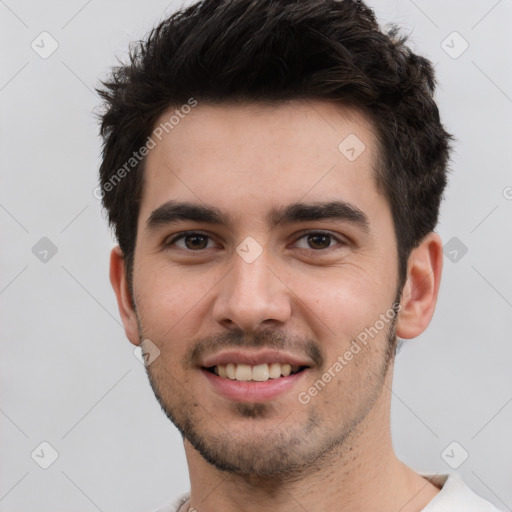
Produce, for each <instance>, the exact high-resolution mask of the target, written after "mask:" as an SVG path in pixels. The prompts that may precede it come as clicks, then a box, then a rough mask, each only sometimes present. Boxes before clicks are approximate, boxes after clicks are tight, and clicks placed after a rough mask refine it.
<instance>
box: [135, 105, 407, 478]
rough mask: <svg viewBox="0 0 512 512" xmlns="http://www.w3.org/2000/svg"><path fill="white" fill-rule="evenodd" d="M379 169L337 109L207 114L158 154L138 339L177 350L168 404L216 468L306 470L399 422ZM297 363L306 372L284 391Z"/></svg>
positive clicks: (389, 227) (168, 362)
mask: <svg viewBox="0 0 512 512" xmlns="http://www.w3.org/2000/svg"><path fill="white" fill-rule="evenodd" d="M173 110H174V109H173ZM169 117H170V114H169V113H166V114H165V115H163V116H162V117H161V119H160V120H159V121H158V122H157V123H156V124H157V125H158V124H159V123H160V121H165V120H167V119H168V118H169ZM347 137H349V138H348V139H346V138H347ZM355 137H357V139H356V138H355ZM345 139H346V141H345V142H344V143H343V144H341V146H340V143H342V141H344V140H345ZM361 143H363V144H364V147H365V149H364V151H363V152H362V153H361V150H362V149H363V146H362V145H361ZM339 146H340V147H339ZM359 153H360V154H359ZM376 162H377V152H376V143H375V138H374V135H373V132H372V129H371V126H370V125H369V123H368V122H367V121H366V120H365V118H364V117H362V116H361V115H359V114H357V112H355V111H354V110H351V109H348V108H346V107H341V106H334V105H333V104H330V103H328V102H323V101H312V102H302V101H293V102H289V103H287V104H281V105H279V106H273V107H269V106H262V105H255V104H251V105H245V106H229V105H222V106H208V105H202V104H201V103H199V105H198V106H197V107H195V108H194V109H192V112H191V113H190V114H188V115H187V116H186V117H185V118H184V119H181V120H180V122H179V124H178V125H177V126H175V127H174V128H173V130H172V131H171V132H170V133H169V134H168V135H166V136H165V137H164V138H163V139H162V141H161V142H158V144H157V145H156V147H155V148H153V149H152V150H151V152H150V154H149V155H148V157H147V161H146V166H145V169H144V191H143V195H142V201H141V205H140V215H139V221H138V235H137V241H136V249H135V257H134V274H133V289H134V297H135V306H136V312H137V320H138V325H139V336H140V340H143V339H149V340H151V342H152V343H153V344H155V345H156V346H157V347H158V349H159V350H160V355H159V357H158V358H157V359H156V360H155V361H154V362H152V363H151V364H150V365H149V366H148V368H147V370H148V375H149V378H150V382H151V385H152V387H153V390H154V392H155V395H156V396H157V398H158V400H159V402H160V404H161V406H162V407H163V409H164V411H165V412H166V413H167V415H168V416H169V418H171V419H172V421H173V422H174V423H175V424H176V426H177V427H178V428H179V429H180V431H181V432H182V433H183V434H184V436H185V438H186V440H187V441H189V442H190V443H191V445H192V446H193V447H194V448H195V449H196V450H198V451H199V452H200V453H201V455H202V456H203V457H204V458H205V459H206V460H208V461H209V462H210V463H212V464H214V465H216V466H217V467H219V468H223V469H228V470H231V471H235V472H238V473H244V474H253V475H260V476H261V475H269V474H277V473H286V472H290V471H292V470H297V469H300V468H304V467H307V466H308V465H310V464H312V463H314V462H316V461H318V459H319V457H320V456H321V455H322V454H325V453H326V452H327V451H328V450H329V449H331V448H332V447H334V446H340V445H342V441H343V440H344V439H346V438H347V436H348V435H349V434H350V433H351V432H353V431H354V429H355V427H357V426H358V425H359V427H360V428H362V427H363V426H364V425H365V424H366V423H367V424H368V425H369V424H370V423H371V422H373V423H375V421H376V419H375V418H380V419H381V420H382V422H384V418H383V417H381V416H379V415H377V416H375V413H374V414H373V415H372V411H375V410H376V409H377V408H378V407H377V404H378V403H379V398H380V397H381V396H382V395H381V391H382V389H383V380H384V376H385V374H386V370H387V369H388V367H389V364H390V362H391V361H390V359H391V354H392V352H393V345H392V342H393V341H394V339H395V336H394V330H393V321H390V320H389V319H390V318H391V317H392V314H391V315H390V311H391V308H392V307H393V304H394V302H395V300H396V297H397V293H398V292H399V290H397V267H398V265H397V248H396V238H395V233H394V229H393V220H392V216H391V211H390V207H389V205H388V204H387V202H386V200H385V198H384V197H383V196H382V195H380V194H379V193H378V192H377V187H376V182H375V178H374V171H373V169H374V167H375V165H377V164H376ZM170 201H172V202H173V204H172V205H171V204H170V203H169V202H170ZM178 203H188V204H190V205H195V206H197V207H198V208H202V209H204V208H208V209H210V210H209V216H208V215H207V216H205V215H201V216H195V217H194V216H193V215H190V214H191V211H190V210H186V209H181V210H176V208H175V207H176V205H177V204H178ZM328 203H332V204H331V208H330V209H329V208H325V209H323V208H322V207H319V208H317V209H312V208H306V207H304V206H305V205H312V204H316V205H320V204H328ZM334 203H338V205H337V206H336V205H334ZM294 204H297V206H295V208H294V209H290V207H291V205H294ZM300 205H302V206H300ZM333 205H334V206H333ZM212 209H214V210H215V212H216V213H218V214H219V218H218V219H213V218H212V215H211V213H212ZM177 212H178V213H180V214H179V215H176V213H177ZM326 212H330V213H332V214H329V215H326ZM198 213H201V212H199V211H197V212H195V213H194V214H198ZM203 213H205V212H203ZM206 213H208V211H206ZM207 219H210V220H216V221H219V220H220V221H222V222H220V223H217V222H208V221H207ZM225 221H229V223H225ZM184 232H191V233H189V234H188V237H187V236H185V237H182V238H179V239H177V240H175V241H173V239H174V238H176V237H177V236H178V235H180V234H183V233H184ZM382 315H384V316H386V315H387V316H386V318H387V320H386V321H382V318H383V316H382ZM379 319H380V321H379ZM365 329H366V331H365ZM364 332H366V343H364V342H363V341H362V340H363V339H364V335H362V333H364ZM370 332H371V335H368V333H370ZM354 342H355V343H356V345H354ZM357 346H358V347H359V350H357V348H356V347H357ZM347 352H351V353H352V357H350V355H349V354H347ZM336 362H338V363H339V364H338V365H336ZM279 363H280V364H279ZM288 364H291V365H292V371H295V370H297V368H299V370H300V371H298V372H297V373H293V374H291V375H289V376H281V377H277V375H278V374H285V375H286V374H287V373H288V372H289V371H290V368H289V366H288ZM228 365H229V366H228ZM340 365H341V366H340ZM267 371H268V372H270V374H271V375H270V376H271V377H272V376H273V377H274V378H269V377H268V374H267ZM225 372H227V373H228V376H223V375H225ZM232 372H233V373H232ZM274 372H276V373H274ZM216 373H219V374H220V375H216ZM233 374H234V376H235V377H236V378H235V379H232V378H230V377H233ZM327 374H328V375H330V378H329V377H328V376H327V377H326V375H327ZM238 379H241V380H238ZM245 379H250V380H249V381H248V380H245ZM267 379H268V380H267ZM388 379H389V375H388ZM319 381H320V382H319ZM387 382H389V380H388V381H387ZM315 383H316V384H315ZM311 388H314V389H316V392H315V391H314V390H313V391H311ZM379 414H380V413H379ZM378 421H380V420H378ZM365 422H366V423H365ZM373 427H375V425H373Z"/></svg>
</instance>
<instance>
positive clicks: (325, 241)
mask: <svg viewBox="0 0 512 512" xmlns="http://www.w3.org/2000/svg"><path fill="white" fill-rule="evenodd" d="M331 238H332V237H331V236H330V235H320V234H318V235H308V243H309V244H310V246H311V248H312V249H327V248H328V247H329V246H330V245H331V243H330V242H331Z"/></svg>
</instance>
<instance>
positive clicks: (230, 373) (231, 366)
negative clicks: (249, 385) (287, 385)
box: [204, 362, 308, 382]
mask: <svg viewBox="0 0 512 512" xmlns="http://www.w3.org/2000/svg"><path fill="white" fill-rule="evenodd" d="M307 368H308V366H298V365H292V364H290V363H277V362H272V363H271V362H269V363H262V364H257V365H250V364H243V363H240V364H237V363H227V364H218V365H215V366H210V367H208V368H204V370H206V371H208V372H210V373H213V374H215V375H217V376H218V377H221V378H223V379H230V380H236V381H240V382H266V381H268V380H273V379H280V378H283V377H288V376H290V375H295V374H297V373H300V372H303V371H304V370H305V369H307Z"/></svg>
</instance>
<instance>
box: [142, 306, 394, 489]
mask: <svg viewBox="0 0 512 512" xmlns="http://www.w3.org/2000/svg"><path fill="white" fill-rule="evenodd" d="M395 325H396V315H395V317H394V318H393V319H392V320H391V322H390V323H389V326H388V330H387V333H386V341H387V343H386V348H385V353H384V357H383V358H382V360H381V364H380V368H379V370H378V371H377V372H375V379H374V380H372V381H371V382H372V383H373V388H372V390H371V393H368V394H367V395H366V396H365V397H364V398H363V401H362V402H361V403H359V404H357V410H356V411H352V416H351V418H350V421H348V422H340V428H339V430H337V431H335V432H334V433H333V432H332V430H329V429H326V430H322V421H323V420H322V417H321V415H319V411H318V410H317V409H315V408H314V407H310V408H309V410H308V413H307V417H306V419H305V420H304V418H303V417H301V414H303V411H304V406H303V405H300V409H299V410H298V411H297V412H298V415H299V419H298V421H297V422H290V421H288V422H287V418H285V419H284V420H282V425H276V424H275V422H272V421H271V418H272V416H274V417H275V414H276V410H275V407H274V406H273V405H272V404H270V403H254V404H251V403H240V402H234V403H232V404H231V406H230V413H231V414H232V415H234V416H235V417H239V418H245V419H247V418H250V419H253V420H254V427H255V429H254V432H251V431H250V429H247V428H246V429H245V431H241V432H238V431H237V432H236V435H235V433H234V432H233V431H230V425H229V422H227V421H226V422H223V421H222V419H215V418H213V417H212V416H211V415H210V414H209V413H208V412H207V409H206V408H205V407H204V406H203V405H202V404H200V400H199V401H197V400H196V399H195V398H194V397H192V395H191V394H190V393H189V392H188V391H187V390H186V389H185V388H184V385H183V384H182V383H179V382H178V381H177V380H176V378H174V377H173V376H172V375H171V374H170V372H169V371H168V370H167V369H166V368H165V366H163V365H155V363H153V364H152V365H150V366H148V367H147V368H146V370H147V375H148V379H149V382H150V385H151V387H152V389H153V392H154V394H155V397H156V399H157V401H158V402H159V404H160V406H161V408H162V410H163V412H164V413H165V414H166V416H167V417H168V418H169V419H170V420H171V422H172V423H173V424H174V425H175V426H176V428H177V429H178V430H179V431H180V433H181V435H182V437H183V439H184V440H187V441H188V442H189V443H190V444H191V445H192V447H193V448H194V449H195V450H197V452H198V453H199V454H200V455H201V456H202V457H203V458H204V459H205V460H206V461H207V462H209V463H210V464H211V465H213V466H214V467H215V468H217V469H219V470H221V471H226V472H229V473H232V474H236V475H239V476H243V477H245V478H248V479H253V480H258V481H261V482H262V483H263V482H264V481H267V482H274V483H275V482H278V481H279V482H283V481H286V480H297V479H300V478H301V476H302V475H304V474H311V472H314V471H315V470H317V469H320V468H323V469H325V468H326V467H328V466H329V465H331V464H333V463H336V461H337V463H339V462H340V461H341V462H342V463H346V462H348V461H349V460H350V457H351V454H350V448H351V446H350V445H351V441H350V440H351V439H352V438H353V437H354V435H356V434H357V432H358V429H359V428H360V427H361V425H362V424H363V423H364V419H365V418H366V417H367V415H368V414H369V413H370V411H371V410H372V408H373V407H374V405H375V403H376V402H377V400H378V398H379V396H380V395H381V392H382V390H383V386H384V381H385V379H386V375H387V373H388V370H389V368H390V366H391V363H392V362H393V360H394V355H395V351H396V344H397V338H396V332H395ZM141 331H142V330H141V329H140V330H139V334H140V337H141V340H142V339H144V337H143V336H142V332H141ZM372 368H373V366H371V368H370V370H371V369H372ZM367 369H368V368H362V371H365V370H367ZM163 390H167V394H165V393H164V392H163ZM292 414H293V413H292ZM292 414H290V416H292ZM323 414H324V415H325V414H327V415H328V414H329V412H327V413H326V412H325V411H324V413H323ZM265 420H269V421H268V423H269V424H270V427H265V428H261V422H262V421H265ZM208 424H210V425H213V426H214V429H215V433H213V432H212V431H211V429H208V427H207V426H206V425H208ZM244 424H245V423H244Z"/></svg>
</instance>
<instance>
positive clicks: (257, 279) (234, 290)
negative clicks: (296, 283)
mask: <svg viewBox="0 0 512 512" xmlns="http://www.w3.org/2000/svg"><path fill="white" fill-rule="evenodd" d="M268 256H269V255H268V251H267V250H266V249H265V250H263V252H262V254H260V256H259V257H258V258H257V259H256V260H254V261H253V262H252V263H248V262H247V261H245V260H244V259H243V258H242V257H240V256H239V254H237V253H235V254H234V255H233V266H232V270H231V272H229V273H228V274H227V275H226V276H225V277H224V278H223V279H222V280H221V282H220V283H219V286H220V287H221V290H220V292H219V294H218V296H217V299H216V302H215V305H214V310H213V317H214V319H215V320H216V321H217V322H218V323H219V324H221V325H222V326H223V327H225V328H228V329H231V330H232V329H235V330H239V329H242V330H243V331H245V332H251V331H252V332H256V331H258V330H261V329H265V328H266V327H268V326H269V325H271V324H275V326H277V327H281V326H282V325H284V324H286V322H287V321H288V319H289V318H290V315H291V304H290V294H291V291H290V290H289V288H288V287H287V285H286V284H285V283H284V282H283V281H284V280H282V278H281V279H280V277H279V273H278V271H277V269H276V268H272V267H273V265H272V263H271V261H270V259H269V257H268ZM274 267H275V265H274Z"/></svg>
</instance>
